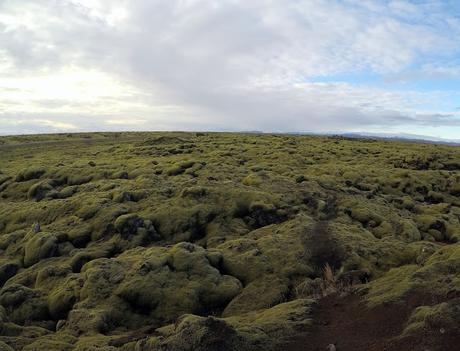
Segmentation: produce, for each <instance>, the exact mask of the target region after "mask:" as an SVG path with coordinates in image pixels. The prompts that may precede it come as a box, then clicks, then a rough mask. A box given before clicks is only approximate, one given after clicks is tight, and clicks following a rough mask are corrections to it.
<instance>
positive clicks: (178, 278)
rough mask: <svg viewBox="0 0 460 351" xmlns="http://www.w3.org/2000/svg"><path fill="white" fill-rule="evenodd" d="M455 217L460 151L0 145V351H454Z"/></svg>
mask: <svg viewBox="0 0 460 351" xmlns="http://www.w3.org/2000/svg"><path fill="white" fill-rule="evenodd" d="M459 220H460V147H454V146H447V145H430V144H421V143H418V144H417V143H409V142H397V141H382V140H379V141H375V140H359V139H348V138H344V137H314V136H292V135H266V134H231V133H94V134H68V135H66V134H60V135H40V136H21V137H2V138H0V350H1V351H7V350H23V351H45V350H46V351H54V350H56V351H58V350H59V351H61V350H62V351H71V350H74V351H77V350H78V351H83V350H88V351H89V350H107V351H108V350H124V351H149V350H168V351H169V350H171V351H172V350H180V351H186V350H187V351H188V350H224V351H225V350H243V351H244V350H260V351H262V350H263V351H267V350H274V351H275V350H296V351H297V350H298V351H301V350H302V351H309V350H312V351H313V350H327V349H330V350H332V349H336V350H337V351H342V350H353V351H356V350H367V351H372V350H430V351H434V350H456V349H458V345H459V344H460V333H459V325H460V224H459ZM332 345H334V346H332Z"/></svg>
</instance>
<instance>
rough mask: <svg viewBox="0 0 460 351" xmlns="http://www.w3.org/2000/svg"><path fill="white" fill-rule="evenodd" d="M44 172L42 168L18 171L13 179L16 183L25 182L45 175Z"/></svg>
mask: <svg viewBox="0 0 460 351" xmlns="http://www.w3.org/2000/svg"><path fill="white" fill-rule="evenodd" d="M45 172H46V170H45V169H44V168H42V167H30V168H27V169H24V170H22V171H20V172H19V173H18V174H17V175H16V178H15V181H16V182H26V181H28V180H32V179H38V178H40V177H41V176H42V175H43V174H45Z"/></svg>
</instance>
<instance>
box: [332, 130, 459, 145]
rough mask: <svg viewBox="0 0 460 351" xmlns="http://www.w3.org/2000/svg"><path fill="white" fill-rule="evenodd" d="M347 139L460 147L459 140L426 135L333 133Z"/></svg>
mask: <svg viewBox="0 0 460 351" xmlns="http://www.w3.org/2000/svg"><path fill="white" fill-rule="evenodd" d="M335 135H340V136H344V137H348V138H371V139H391V140H406V141H416V142H428V143H434V144H449V145H460V139H444V138H437V137H432V136H428V135H418V134H408V133H367V132H350V133H335Z"/></svg>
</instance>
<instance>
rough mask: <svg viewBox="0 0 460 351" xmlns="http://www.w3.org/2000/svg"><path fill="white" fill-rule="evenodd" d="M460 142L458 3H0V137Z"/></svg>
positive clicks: (321, 0)
mask: <svg viewBox="0 0 460 351" xmlns="http://www.w3.org/2000/svg"><path fill="white" fill-rule="evenodd" d="M122 130H195V131H198V130H208V131H211V130H213V131H249V130H250V131H255V130H257V131H264V132H314V133H331V132H332V133H335V132H373V133H382V132H385V133H410V134H418V135H428V136H433V137H441V138H445V139H460V1H457V0H444V1H441V0H438V1H436V0H413V1H402V0H394V1H393V0H391V1H390V0H389V1H385V0H372V1H371V0H251V1H247V0H242V1H240V0H218V1H214V0H168V1H165V0H0V134H28V133H52V132H79V131H122Z"/></svg>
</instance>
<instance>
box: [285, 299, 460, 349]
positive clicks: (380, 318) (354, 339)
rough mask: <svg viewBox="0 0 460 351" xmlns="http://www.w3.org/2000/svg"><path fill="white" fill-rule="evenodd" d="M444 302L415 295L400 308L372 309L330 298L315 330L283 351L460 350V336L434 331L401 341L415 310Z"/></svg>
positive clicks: (357, 302) (318, 313)
mask: <svg viewBox="0 0 460 351" xmlns="http://www.w3.org/2000/svg"><path fill="white" fill-rule="evenodd" d="M441 300H442V299H438V298H433V297H432V296H430V297H427V296H421V295H420V296H417V295H413V296H410V297H409V298H408V299H407V300H406V301H404V302H403V303H400V304H396V303H394V304H388V305H384V306H379V307H377V308H374V309H369V308H368V307H367V306H366V305H365V303H364V300H363V298H362V297H361V296H359V295H348V296H346V297H338V296H337V295H329V296H327V297H324V298H323V299H321V300H320V301H319V303H318V306H317V309H316V312H315V314H314V326H313V329H312V330H309V332H308V334H304V335H300V336H298V337H297V338H295V339H294V340H292V341H291V342H290V343H289V345H285V346H283V347H282V348H281V349H282V350H287V351H325V350H327V347H328V345H330V344H334V345H335V347H336V350H337V351H412V350H420V351H438V350H439V351H441V350H443V351H450V350H452V351H453V350H460V333H459V334H458V335H449V336H446V335H442V334H441V333H439V332H437V331H433V332H432V333H428V332H427V333H425V334H421V335H417V336H411V337H404V338H401V337H399V338H398V336H400V335H401V333H402V331H403V330H404V328H405V326H406V322H407V319H408V317H409V316H410V313H411V312H412V311H413V309H414V308H416V307H418V306H421V305H432V304H434V303H440V302H441ZM444 300H445V299H444Z"/></svg>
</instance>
